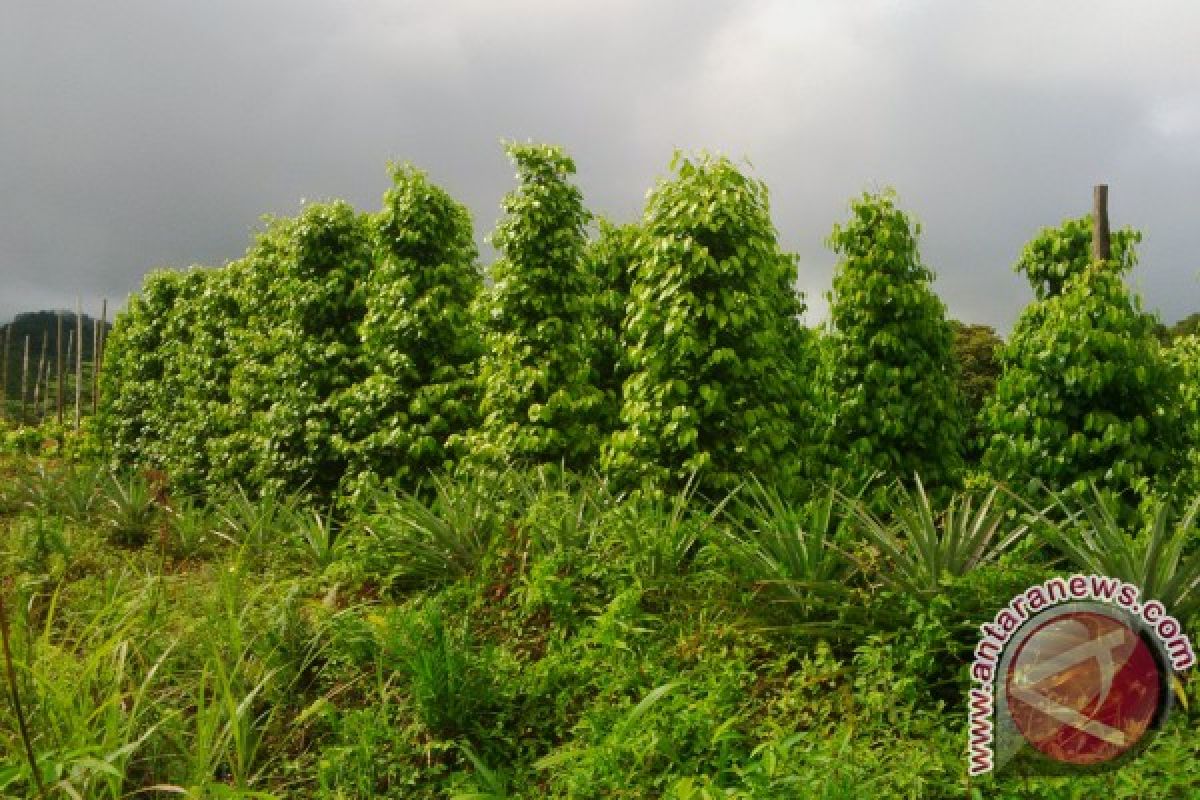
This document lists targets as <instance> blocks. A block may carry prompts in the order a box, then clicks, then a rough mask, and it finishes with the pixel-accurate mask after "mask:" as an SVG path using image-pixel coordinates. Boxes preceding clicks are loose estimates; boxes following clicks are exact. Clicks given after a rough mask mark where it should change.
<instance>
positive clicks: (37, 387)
mask: <svg viewBox="0 0 1200 800" xmlns="http://www.w3.org/2000/svg"><path fill="white" fill-rule="evenodd" d="M48 344H50V331H48V330H43V331H42V354H41V355H40V356H38V365H37V374H36V375H35V376H34V379H33V416H34V417H35V418H37V419H38V420H39V421H40V419H41V415H40V414H39V413H38V403H39V402H42V401H43V396H42V380H43V378H44V377H45V373H46V346H47V345H48ZM43 408H45V406H44V405H43Z"/></svg>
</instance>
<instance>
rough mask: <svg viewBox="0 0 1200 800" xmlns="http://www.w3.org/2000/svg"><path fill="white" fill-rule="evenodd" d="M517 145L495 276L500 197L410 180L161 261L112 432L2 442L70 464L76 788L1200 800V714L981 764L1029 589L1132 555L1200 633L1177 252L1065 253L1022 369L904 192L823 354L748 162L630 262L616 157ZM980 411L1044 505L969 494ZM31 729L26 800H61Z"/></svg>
mask: <svg viewBox="0 0 1200 800" xmlns="http://www.w3.org/2000/svg"><path fill="white" fill-rule="evenodd" d="M509 153H510V155H511V157H512V158H513V160H514V162H515V163H516V165H517V172H518V175H517V178H518V186H517V188H516V189H515V191H513V192H512V193H511V194H510V195H508V197H507V198H506V199H505V203H504V211H505V216H504V218H503V220H502V221H501V223H500V225H499V227H498V229H497V231H496V233H495V237H494V241H495V244H496V246H497V248H498V250H499V253H500V255H501V258H500V259H499V261H498V262H496V263H495V264H494V265H493V266H492V270H491V278H492V282H491V285H490V286H487V287H486V288H485V287H484V286H483V281H482V277H481V274H480V271H479V269H478V268H477V266H476V259H477V253H476V249H475V245H474V242H473V234H472V230H471V223H470V218H469V216H468V214H467V212H466V210H465V209H464V208H463V206H461V205H460V204H458V203H457V202H455V201H454V200H453V199H452V198H451V197H450V196H449V195H448V194H447V193H446V192H444V191H443V190H441V189H440V188H438V187H436V186H434V185H433V184H432V183H431V182H430V181H429V179H428V178H427V177H426V176H425V175H424V174H423V173H421V172H420V171H418V170H416V169H415V168H412V167H409V166H403V167H398V168H394V169H393V171H392V185H391V188H390V189H389V190H388V191H387V193H386V194H385V196H384V199H383V208H382V210H381V211H380V212H378V213H375V214H370V215H367V214H361V213H358V212H356V211H355V210H354V209H352V208H350V207H349V206H348V205H346V204H345V203H341V202H334V203H328V204H320V205H313V206H308V207H306V208H305V209H304V211H303V212H302V213H301V214H300V215H299V216H298V217H297V218H295V219H281V220H275V221H274V222H272V223H271V224H270V225H269V226H268V227H267V229H266V230H265V231H264V232H263V233H262V234H261V235H260V236H259V237H258V238H257V240H256V241H255V242H254V244H253V245H252V246H251V247H250V249H249V250H248V252H247V253H246V255H245V257H244V258H242V259H240V260H238V261H236V262H233V263H231V264H228V265H226V266H224V267H222V268H219V269H192V270H190V271H188V272H186V273H180V272H156V273H153V274H152V275H150V276H149V277H148V278H147V280H146V283H145V286H144V287H143V291H142V292H141V293H140V294H139V295H137V296H135V297H134V298H132V299H131V302H130V304H129V307H128V308H127V309H126V310H125V312H124V313H122V314H121V315H120V316H119V317H118V319H117V322H116V327H115V329H114V331H113V334H112V337H111V339H110V349H109V351H108V356H107V360H106V371H105V372H104V376H105V377H104V379H103V380H104V385H103V389H104V402H103V404H102V408H101V413H100V414H99V417H98V418H97V419H96V420H95V425H94V426H87V427H85V430H84V431H83V432H82V433H80V434H76V435H68V434H66V433H65V432H64V431H62V430H59V429H57V428H54V427H46V428H34V427H24V428H20V429H15V430H11V431H9V430H0V454H2V453H3V452H8V453H21V454H31V455H32V457H30V455H21V456H20V457H16V458H12V457H5V456H3V455H0V574H3V575H5V576H6V579H5V581H3V582H0V600H2V601H3V604H4V605H3V608H4V609H5V610H10V611H11V625H10V626H9V627H10V629H11V631H12V644H13V648H12V649H13V672H14V674H16V675H17V676H18V677H17V680H16V681H15V683H16V687H17V694H18V696H19V697H20V698H21V699H24V700H25V701H26V702H25V703H24V708H25V709H26V711H27V716H28V722H29V725H28V730H29V733H30V736H29V745H30V747H31V749H32V750H33V752H34V759H33V761H34V762H35V763H36V765H37V766H36V769H37V770H38V774H40V775H41V776H42V777H43V779H44V782H46V783H47V784H48V785H49V786H50V787H51V789H50V792H49V795H50V796H59V795H61V796H70V797H86V798H112V799H114V800H115V798H128V797H140V796H146V795H148V794H155V793H173V794H177V795H181V796H186V797H194V798H209V797H212V798H246V799H247V800H249V798H259V799H260V800H268V799H269V798H275V797H279V798H283V797H287V798H318V799H319V800H349V798H364V799H365V798H416V799H417V800H420V799H421V798H434V797H438V798H443V797H449V798H459V800H467V798H473V799H474V800H482V799H483V798H489V799H490V800H499V798H509V797H521V798H597V797H627V798H644V797H664V798H671V799H672V800H701V798H703V800H715V798H725V800H729V799H730V798H736V799H748V798H767V799H770V800H775V799H776V798H791V797H816V798H828V799H830V800H832V799H833V798H859V797H867V796H869V797H912V798H958V797H1002V798H1038V797H1064V798H1067V797H1100V796H1103V797H1117V798H1143V797H1152V796H1164V797H1190V796H1193V795H1194V794H1195V792H1196V790H1197V787H1198V786H1200V772H1198V771H1197V766H1196V765H1197V764H1198V763H1200V760H1198V759H1197V756H1200V742H1198V740H1197V738H1196V737H1195V736H1194V730H1193V729H1192V727H1190V726H1191V723H1192V720H1191V719H1189V714H1188V712H1187V711H1186V709H1184V710H1177V711H1175V712H1173V715H1172V718H1171V720H1170V722H1169V724H1168V726H1167V729H1166V730H1165V731H1164V732H1163V733H1162V734H1161V735H1159V736H1157V737H1155V738H1154V739H1153V740H1152V742H1151V743H1150V745H1149V747H1148V748H1147V750H1146V751H1145V752H1144V753H1142V754H1141V755H1140V757H1139V759H1138V760H1136V761H1134V762H1131V763H1129V764H1127V765H1125V766H1123V767H1122V768H1121V769H1120V770H1118V771H1115V772H1112V773H1107V774H1095V775H1070V776H1067V777H1064V778H1054V777H1029V776H1024V775H1018V774H1007V775H1006V774H1002V775H1000V776H988V777H985V778H984V779H981V780H968V779H967V778H966V777H965V774H964V773H965V766H966V761H965V758H964V743H965V739H966V733H967V732H966V729H965V727H966V726H965V713H964V712H965V708H966V700H965V694H966V689H967V686H968V675H967V670H966V666H967V664H968V663H969V661H970V658H971V652H972V648H973V647H974V644H975V642H976V640H977V638H978V627H977V626H978V624H979V622H980V621H981V620H984V619H988V618H991V617H992V615H993V614H995V612H996V610H997V609H998V608H1000V607H1002V606H1004V605H1005V604H1007V603H1008V602H1009V600H1010V599H1011V598H1012V597H1013V596H1014V595H1015V594H1016V593H1017V592H1019V591H1022V590H1024V589H1025V588H1026V587H1028V586H1029V585H1031V584H1033V583H1036V582H1040V581H1042V580H1044V579H1045V578H1047V577H1049V576H1050V575H1052V574H1061V573H1064V572H1068V571H1073V570H1086V571H1103V572H1106V573H1108V574H1110V575H1112V576H1113V577H1116V578H1119V579H1124V580H1130V581H1137V582H1138V583H1139V585H1140V586H1143V587H1144V588H1145V589H1146V590H1147V593H1148V595H1147V596H1149V595H1153V596H1155V597H1158V598H1160V599H1162V600H1163V601H1164V602H1165V603H1166V604H1167V606H1168V610H1171V611H1173V612H1175V613H1177V614H1178V615H1179V618H1180V619H1181V621H1182V622H1183V624H1184V626H1185V628H1186V629H1187V630H1188V632H1189V633H1193V634H1194V633H1195V632H1196V631H1197V628H1196V625H1197V622H1198V620H1197V618H1196V616H1195V615H1196V610H1197V608H1200V605H1198V600H1197V597H1196V592H1195V585H1196V584H1195V579H1196V576H1197V574H1200V554H1197V552H1196V551H1195V548H1194V538H1195V532H1196V520H1197V518H1198V516H1197V515H1200V497H1197V494H1196V492H1197V491H1200V462H1197V461H1196V458H1197V455H1196V454H1197V453H1200V395H1198V393H1197V392H1198V388H1197V387H1200V343H1198V342H1200V340H1197V339H1196V338H1195V337H1187V336H1184V337H1180V338H1178V339H1177V340H1175V342H1174V344H1173V345H1172V346H1171V347H1170V348H1169V349H1166V350H1164V349H1162V348H1160V346H1159V345H1158V343H1157V341H1156V339H1155V324H1156V323H1155V320H1154V319H1153V318H1152V317H1150V316H1149V315H1146V314H1144V313H1142V312H1141V310H1140V306H1139V305H1138V302H1137V301H1136V299H1134V298H1133V297H1132V296H1131V295H1130V293H1129V292H1128V290H1127V289H1126V287H1125V286H1124V284H1123V282H1122V277H1123V274H1124V271H1125V270H1126V269H1127V268H1128V267H1129V266H1130V265H1131V264H1132V262H1133V257H1134V256H1133V250H1132V245H1133V243H1134V241H1135V240H1136V236H1135V235H1134V234H1131V233H1128V232H1118V233H1117V234H1116V235H1115V236H1114V248H1113V252H1114V259H1113V261H1112V262H1110V263H1108V264H1091V263H1090V261H1089V259H1088V256H1087V253H1086V247H1087V245H1088V242H1089V237H1090V231H1089V226H1088V223H1087V222H1086V220H1085V221H1071V222H1068V223H1066V224H1065V225H1064V226H1063V227H1062V228H1060V229H1057V230H1053V231H1046V232H1043V234H1042V235H1040V236H1039V237H1038V238H1037V239H1036V240H1035V241H1034V242H1033V243H1031V245H1030V246H1029V247H1028V248H1027V249H1026V251H1025V253H1024V255H1023V256H1022V258H1021V261H1020V263H1019V265H1018V268H1019V269H1020V270H1021V271H1023V272H1025V273H1026V274H1027V275H1028V277H1029V278H1030V280H1031V282H1032V283H1033V284H1034V289H1035V294H1036V295H1037V300H1036V301H1035V302H1034V304H1033V305H1031V306H1030V308H1029V309H1027V311H1026V313H1025V315H1023V317H1022V320H1021V322H1020V323H1018V326H1017V329H1016V330H1015V331H1014V333H1013V336H1012V339H1011V341H1010V342H1009V344H1008V345H1006V346H1005V347H1003V348H1001V349H1000V356H1001V358H1000V359H999V361H997V360H996V359H995V356H996V353H997V343H998V340H997V339H996V338H995V336H994V332H991V331H990V329H986V328H984V327H983V326H956V327H952V326H951V324H950V323H948V322H947V320H946V318H945V309H944V307H943V306H942V304H941V302H940V301H939V300H938V298H937V297H936V295H935V294H934V293H933V291H932V288H931V281H932V278H933V275H932V273H931V271H930V270H929V269H928V268H926V267H925V266H924V265H923V264H922V263H921V261H920V257H919V255H918V253H917V242H916V238H917V234H918V232H919V229H918V227H917V226H916V224H915V223H914V222H913V220H912V219H911V218H910V217H909V216H908V215H907V214H905V213H904V212H902V211H901V210H900V209H898V208H897V206H896V200H895V197H894V195H892V194H890V193H886V194H883V195H866V196H864V197H863V198H861V199H859V200H857V201H856V202H855V203H854V205H853V218H852V219H851V220H850V221H849V222H848V223H846V224H844V225H839V226H837V227H835V229H834V232H833V235H832V236H831V239H830V243H831V245H832V246H833V248H834V249H835V250H836V251H837V253H838V254H839V256H840V263H839V265H838V269H837V273H836V276H835V280H834V287H833V289H834V292H833V295H832V297H831V300H832V302H831V312H832V320H831V321H832V326H831V329H830V330H829V332H828V333H827V334H825V335H819V334H817V332H815V331H812V330H809V329H807V328H805V327H804V326H803V325H802V324H801V323H800V320H799V318H800V315H801V314H802V312H803V311H804V302H803V299H802V297H800V295H799V294H798V293H797V292H796V290H795V288H794V283H795V281H796V258H795V256H793V255H791V254H788V253H786V252H784V251H783V250H782V248H781V247H780V245H779V243H778V241H777V234H776V231H775V228H774V226H773V224H772V221H771V217H770V210H769V206H768V197H767V190H766V187H765V186H764V185H763V184H762V183H761V182H760V181H757V180H754V179H752V178H750V177H748V176H747V175H745V174H743V173H742V172H741V171H740V170H739V169H738V168H737V167H735V166H734V165H733V164H732V163H730V162H729V161H728V160H726V159H724V158H714V157H710V156H700V157H697V158H683V157H680V158H677V160H676V162H675V163H674V164H673V171H674V174H673V175H672V176H671V177H670V178H669V179H666V180H663V181H661V182H660V183H659V184H658V185H657V186H656V187H655V189H654V190H653V191H652V192H651V193H650V195H649V197H648V200H647V204H646V207H645V211H644V214H643V218H642V219H641V220H639V221H638V222H637V223H636V224H633V225H625V226H618V225H613V224H609V223H607V222H602V223H601V224H600V226H599V234H598V236H597V237H596V238H594V239H593V240H592V241H590V242H589V241H587V240H586V236H585V232H586V226H587V223H588V221H589V219H590V215H589V214H588V212H587V211H586V209H585V208H584V206H583V202H582V197H581V194H580V191H579V189H578V188H577V187H576V186H575V185H574V184H573V183H572V175H573V174H574V171H575V167H574V164H573V162H572V161H571V160H570V159H569V158H568V157H567V156H566V155H565V154H564V153H563V152H562V151H561V150H559V149H558V148H553V147H546V146H537V145H514V146H511V147H510V148H509ZM1001 370H1002V371H1001ZM998 372H999V377H998V378H997V374H998ZM980 404H983V406H984V414H983V420H984V421H985V422H986V424H987V426H988V428H987V430H988V432H990V433H991V434H992V436H991V438H990V439H989V441H988V444H989V449H988V451H987V454H986V455H987V459H986V461H985V464H986V466H987V467H989V468H990V469H992V470H993V471H994V473H995V477H998V478H1001V479H1003V480H1004V481H1005V482H1006V483H1007V488H1006V489H1005V490H1002V489H1001V488H1000V486H999V485H998V484H996V483H994V482H992V481H991V480H990V479H989V477H988V476H987V475H984V474H980V473H978V472H976V473H973V474H971V475H970V480H969V482H968V485H969V486H970V487H972V488H970V489H966V490H958V489H957V488H956V485H957V481H958V478H959V476H960V474H962V469H961V466H962V455H963V454H964V453H966V454H967V455H970V456H972V457H973V456H974V451H973V450H972V446H973V443H972V442H971V441H969V440H970V439H971V438H973V436H974V434H973V432H972V429H971V428H970V427H969V423H965V422H964V416H965V415H969V414H971V412H972V411H973V410H974V409H975V408H977V407H978V406H979V405H980ZM99 447H102V448H103V449H104V451H105V452H104V453H103V457H102V458H101V457H99V456H97V455H96V450H97V448H99ZM1189 458H1190V461H1188V460H1187V459H1189ZM514 465H515V466H514ZM464 466H466V467H468V468H465V469H464V468H463V467H464ZM478 466H485V467H487V468H486V469H475V468H473V467H478ZM113 467H116V468H118V469H117V471H113V470H112V468H113ZM1184 467H1186V468H1187V469H1181V468H1184ZM1187 470H1190V472H1189V471H1187ZM878 471H882V472H884V473H887V474H886V475H885V476H884V477H883V478H879V477H877V476H876V473H877V472H878ZM831 476H837V477H836V478H835V479H831ZM1176 477H1178V478H1179V479H1178V480H1175V478H1176ZM1032 478H1040V479H1042V480H1043V481H1045V482H1047V483H1050V484H1051V485H1060V486H1061V485H1067V484H1072V483H1074V484H1078V483H1079V482H1080V481H1083V480H1085V479H1094V480H1096V481H1098V482H1099V484H1100V485H1101V486H1103V487H1104V488H1112V487H1114V486H1115V487H1117V488H1125V487H1130V486H1132V487H1134V488H1137V489H1154V490H1155V492H1154V493H1153V496H1146V495H1141V496H1138V497H1136V498H1133V499H1135V500H1136V501H1138V502H1139V503H1140V506H1139V507H1138V508H1137V511H1136V512H1133V513H1130V514H1127V515H1120V514H1118V513H1116V512H1115V511H1114V510H1113V508H1114V506H1112V505H1111V504H1112V503H1113V498H1112V496H1111V494H1110V493H1108V492H1106V491H1103V490H1095V491H1094V492H1093V493H1092V494H1088V495H1082V496H1081V495H1079V494H1078V493H1075V494H1055V495H1046V494H1045V493H1043V492H1042V491H1040V490H1036V491H1034V490H1031V489H1029V488H1028V484H1029V483H1030V482H1031V479H1032ZM1189 481H1191V483H1190V485H1189ZM933 484H937V486H938V489H937V491H930V492H926V489H925V486H926V485H930V486H931V487H932V485H933ZM1172 484H1174V485H1172ZM633 489H644V490H650V491H630V490H633ZM339 493H344V494H339ZM332 497H337V499H338V500H340V502H336V503H329V502H327V501H328V500H330V499H331V498H332ZM0 685H4V686H5V687H6V688H8V689H10V690H11V686H9V684H8V682H7V679H6V678H0ZM1185 691H1186V692H1188V699H1190V701H1191V706H1192V708H1196V707H1197V706H1196V702H1197V701H1200V694H1198V691H1200V683H1197V682H1196V681H1191V682H1190V684H1189V685H1188V686H1187V687H1186V690H1185ZM10 694H11V692H10ZM13 707H14V706H13V704H12V703H4V704H0V793H3V794H5V796H9V795H12V796H31V795H32V794H33V792H34V791H35V789H34V785H35V781H34V780H33V776H34V767H32V766H31V764H30V761H29V760H27V759H26V758H25V756H24V742H23V741H22V734H21V733H20V731H19V730H18V728H19V726H18V725H17V723H16V719H15V715H14V713H13V711H12V709H13ZM1193 714H1194V712H1193Z"/></svg>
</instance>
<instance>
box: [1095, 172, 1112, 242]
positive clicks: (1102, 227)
mask: <svg viewBox="0 0 1200 800" xmlns="http://www.w3.org/2000/svg"><path fill="white" fill-rule="evenodd" d="M1110 255H1111V251H1110V248H1109V236H1108V185H1107V184H1103V183H1100V184H1097V185H1096V188H1094V189H1093V190H1092V260H1093V261H1108V259H1109V256H1110Z"/></svg>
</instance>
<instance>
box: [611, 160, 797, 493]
mask: <svg viewBox="0 0 1200 800" xmlns="http://www.w3.org/2000/svg"><path fill="white" fill-rule="evenodd" d="M675 171H676V174H675V176H674V177H673V178H672V179H671V180H665V181H662V182H660V183H659V185H658V186H657V187H656V188H655V189H654V191H653V192H652V193H651V194H650V196H649V198H648V200H647V203H646V210H645V215H644V218H643V221H642V232H643V236H644V241H643V242H642V243H641V246H640V252H639V256H638V258H637V259H636V261H635V262H634V267H633V269H634V272H633V284H632V292H631V297H630V300H629V304H628V316H627V318H626V320H625V336H626V341H627V342H628V353H627V356H626V358H627V364H628V369H629V377H628V378H627V379H626V381H625V383H624V396H623V404H622V408H621V416H620V423H619V428H618V430H617V431H616V432H615V433H614V434H613V436H612V441H611V446H610V447H609V448H608V449H607V451H606V454H605V459H604V466H605V469H606V471H607V472H608V473H609V474H612V475H614V476H616V478H617V480H618V481H619V482H620V483H622V484H624V485H651V486H659V487H679V486H682V485H683V484H684V483H685V482H686V481H687V479H688V477H689V476H690V475H691V474H692V473H699V474H700V480H701V482H702V485H703V486H704V487H706V488H709V489H715V488H724V489H729V488H732V487H733V486H734V485H735V484H736V483H738V482H739V481H740V480H742V479H744V478H745V476H747V475H757V476H759V477H760V478H762V479H764V480H767V481H768V482H772V481H778V480H782V479H784V477H785V476H789V475H792V474H794V473H795V471H796V461H797V458H798V456H799V455H800V451H802V450H803V449H804V447H805V445H806V443H807V442H808V441H809V440H811V437H812V435H811V433H810V428H811V426H812V425H813V424H814V420H813V419H812V418H811V415H810V416H809V418H807V419H799V418H798V417H799V416H800V415H799V414H798V413H797V409H799V408H800V407H801V406H802V405H803V402H802V398H803V397H804V392H805V390H806V388H807V387H806V386H805V383H804V382H805V379H806V376H803V375H801V374H799V371H798V370H797V368H796V364H795V359H794V358H793V355H794V354H795V351H796V342H797V341H798V340H799V339H800V337H801V333H800V332H799V330H798V329H799V327H800V323H799V320H798V319H797V317H798V315H799V314H800V313H801V312H802V311H803V310H804V304H803V301H802V299H801V298H800V297H799V296H798V295H797V293H796V291H795V289H794V286H793V284H794V283H795V280H796V262H795V257H794V256H792V255H790V254H788V253H785V252H783V250H782V249H781V248H780V247H779V244H778V243H777V241H776V232H775V229H774V226H773V225H772V223H771V217H770V208H769V205H768V202H767V189H766V186H765V185H764V184H763V183H762V182H760V181H756V180H752V179H750V178H747V177H746V176H745V175H743V174H742V173H741V172H739V171H738V169H737V168H736V167H735V166H734V165H733V164H732V163H731V162H729V161H728V160H727V159H724V158H709V157H702V158H699V159H697V160H692V159H689V158H682V157H680V158H677V161H676V164H675Z"/></svg>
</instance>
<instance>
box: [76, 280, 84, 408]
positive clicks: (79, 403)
mask: <svg viewBox="0 0 1200 800" xmlns="http://www.w3.org/2000/svg"><path fill="white" fill-rule="evenodd" d="M82 409H83V303H82V301H80V299H79V298H78V297H76V298H75V430H76V431H78V430H79V413H80V411H81V410H82Z"/></svg>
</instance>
